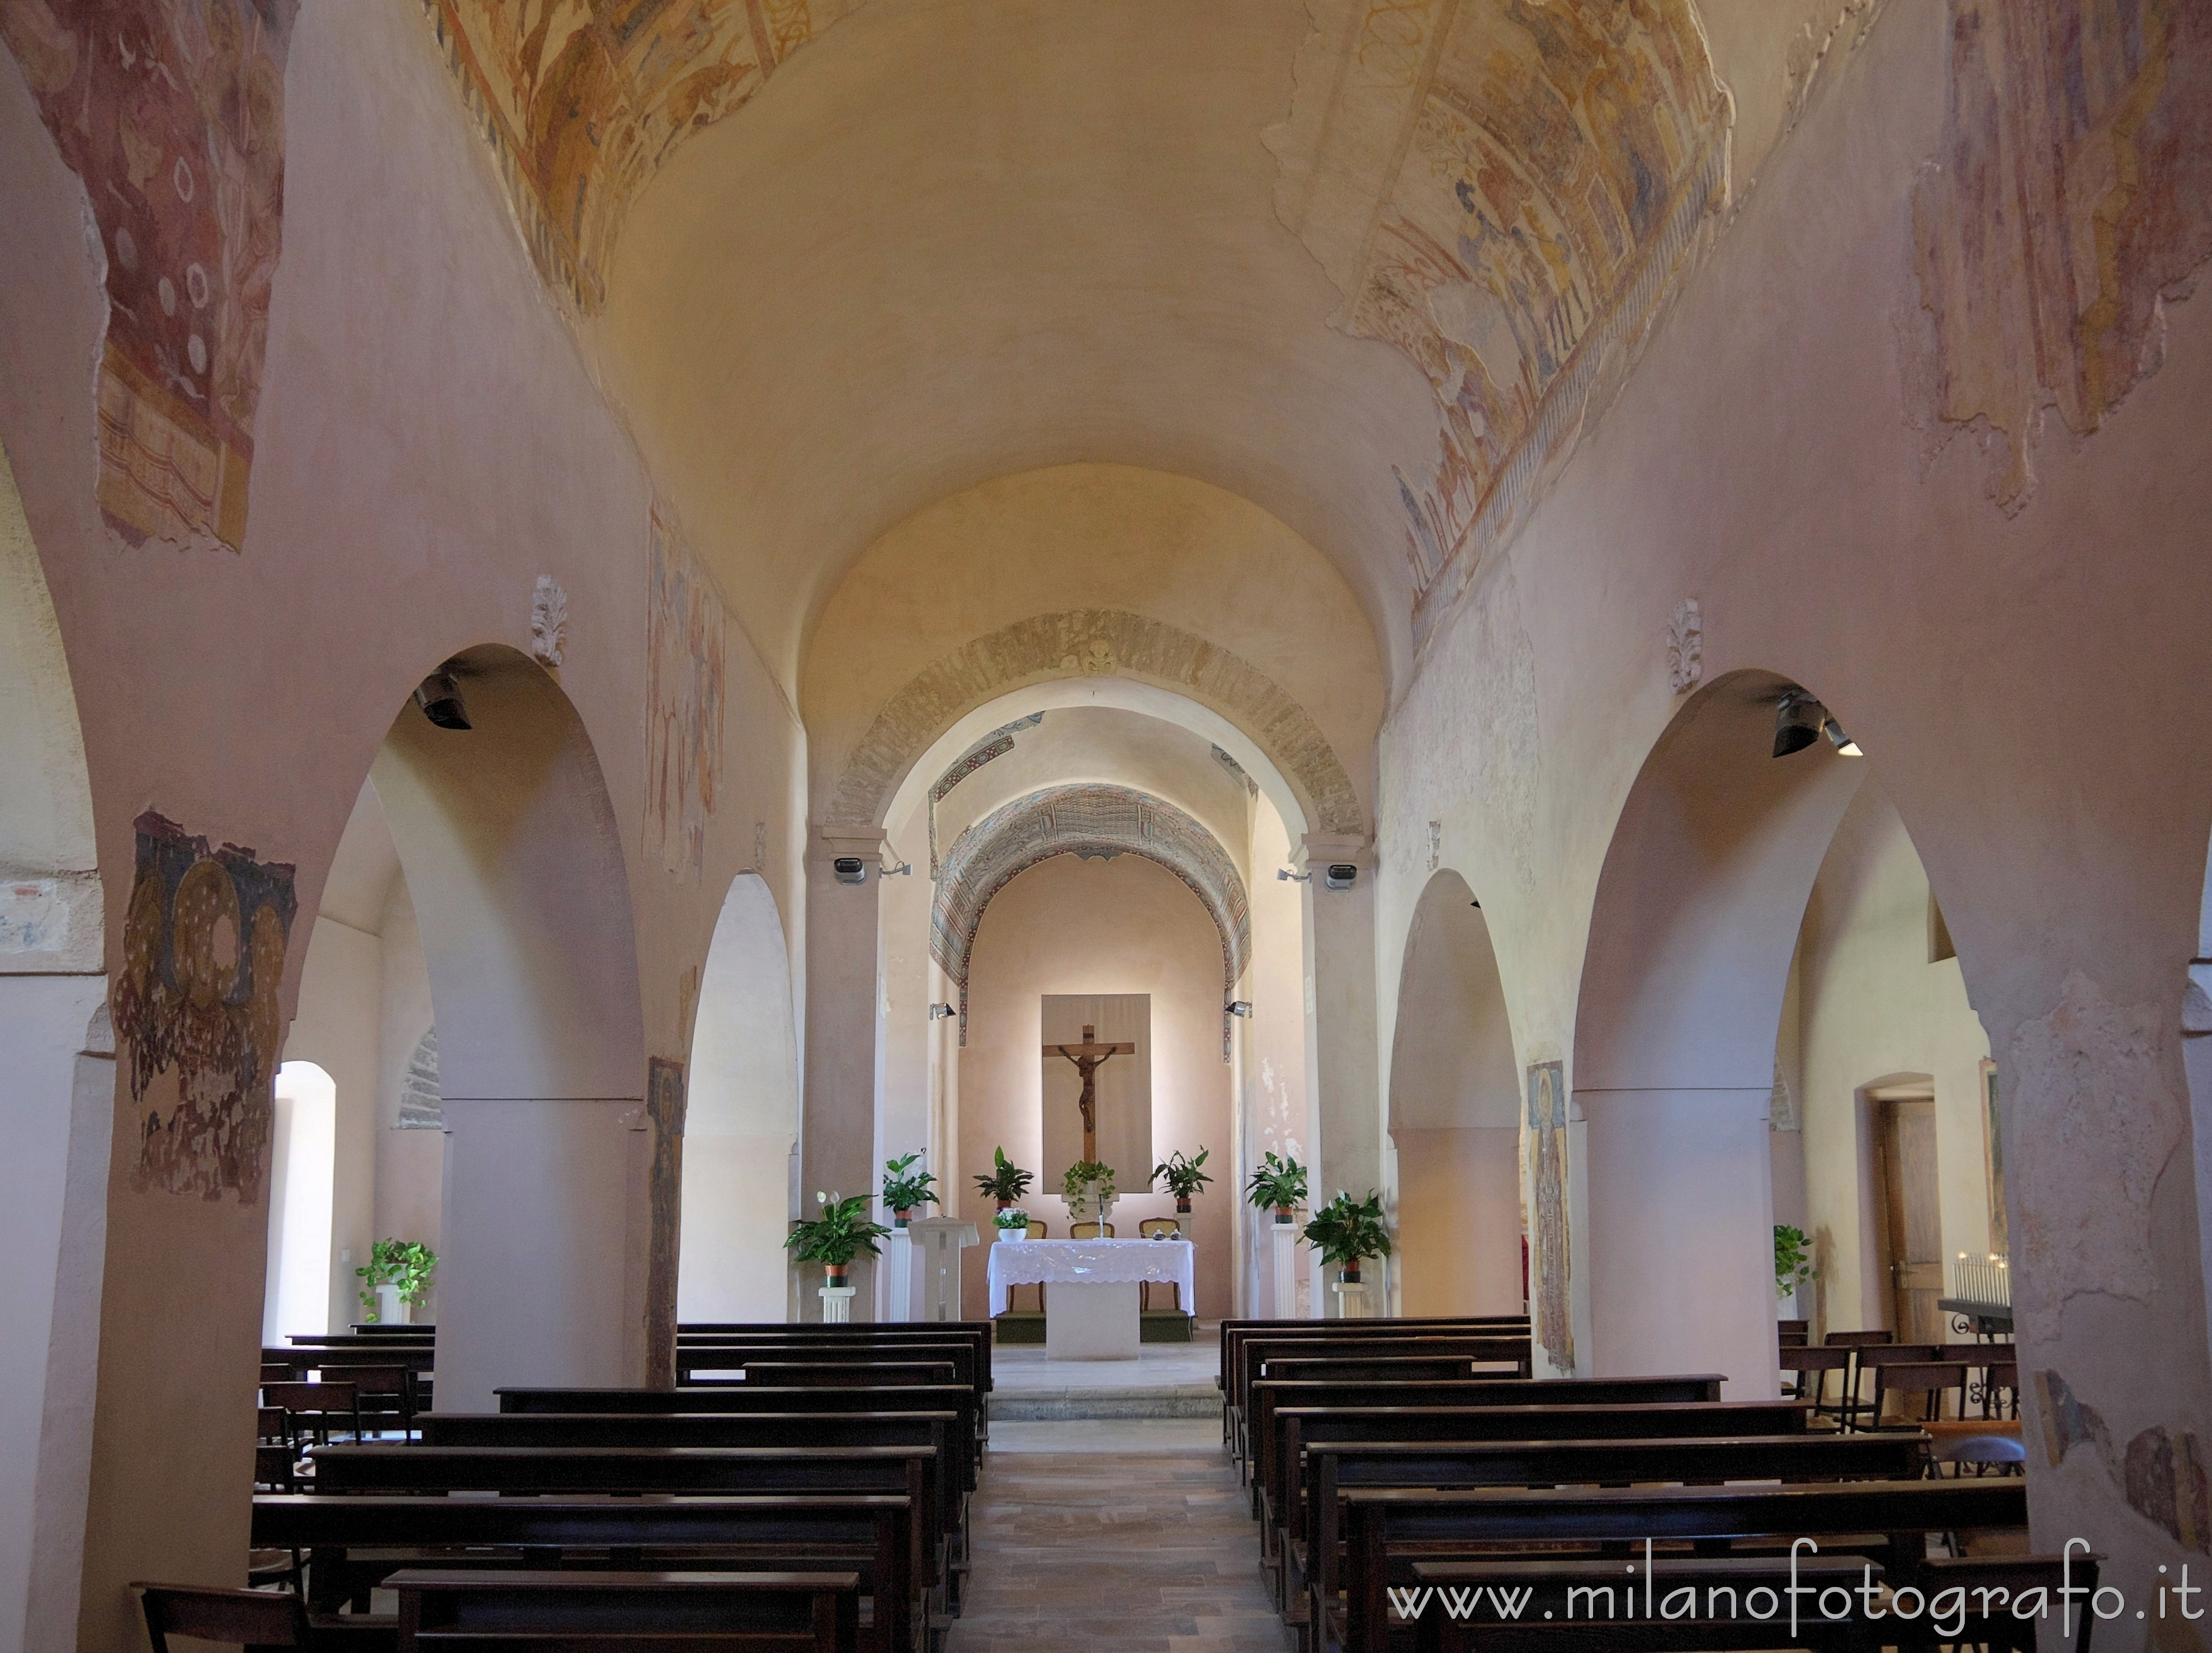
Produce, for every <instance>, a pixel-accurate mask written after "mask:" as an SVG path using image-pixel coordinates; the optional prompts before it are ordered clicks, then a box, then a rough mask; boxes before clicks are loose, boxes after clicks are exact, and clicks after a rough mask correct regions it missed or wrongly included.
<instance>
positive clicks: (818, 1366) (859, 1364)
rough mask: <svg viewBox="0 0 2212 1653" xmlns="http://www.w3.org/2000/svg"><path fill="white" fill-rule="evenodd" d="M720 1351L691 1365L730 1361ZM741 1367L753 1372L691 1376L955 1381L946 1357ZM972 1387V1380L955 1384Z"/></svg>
mask: <svg viewBox="0 0 2212 1653" xmlns="http://www.w3.org/2000/svg"><path fill="white" fill-rule="evenodd" d="M676 1358H677V1363H678V1368H679V1370H678V1381H679V1382H680V1381H682V1379H683V1376H684V1372H683V1370H682V1368H683V1364H684V1360H685V1358H686V1357H685V1352H684V1351H683V1350H681V1349H679V1350H678V1351H677V1352H676ZM729 1364H731V1363H729V1362H728V1361H726V1360H724V1359H723V1358H721V1357H720V1355H718V1354H715V1353H714V1352H711V1351H710V1352H708V1356H707V1358H706V1359H705V1360H703V1361H701V1362H698V1363H697V1364H696V1365H695V1366H694V1367H692V1368H691V1370H700V1369H701V1368H707V1369H714V1368H720V1367H726V1366H728V1365H729ZM744 1370H746V1371H748V1372H750V1373H755V1374H757V1376H751V1377H749V1378H745V1379H743V1380H736V1379H723V1378H693V1379H692V1380H691V1382H692V1383H693V1384H694V1385H696V1386H698V1387H707V1386H708V1385H712V1384H718V1383H729V1382H738V1381H742V1382H745V1383H757V1384H760V1385H763V1386H765V1387H767V1388H770V1389H864V1388H868V1387H872V1386H874V1387H892V1386H898V1387H905V1386H909V1385H915V1384H922V1383H943V1384H953V1383H957V1378H956V1377H955V1376H954V1375H953V1370H952V1363H951V1361H949V1360H912V1361H908V1360H872V1361H854V1362H852V1363H850V1364H841V1363H837V1362H829V1361H811V1360H804V1359H799V1360H748V1361H746V1362H744ZM958 1386H959V1387H961V1388H963V1389H974V1388H975V1385H974V1384H972V1383H963V1384H959V1385H958Z"/></svg>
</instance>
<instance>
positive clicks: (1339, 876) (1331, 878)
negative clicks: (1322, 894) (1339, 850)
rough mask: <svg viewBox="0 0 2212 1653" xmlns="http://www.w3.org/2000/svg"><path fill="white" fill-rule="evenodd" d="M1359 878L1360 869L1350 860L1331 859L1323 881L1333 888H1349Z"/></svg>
mask: <svg viewBox="0 0 2212 1653" xmlns="http://www.w3.org/2000/svg"><path fill="white" fill-rule="evenodd" d="M1358 880H1359V869H1358V867H1356V866H1353V865H1352V863H1351V862H1350V861H1331V862H1330V863H1329V864H1328V872H1324V873H1323V874H1322V880H1321V881H1322V884H1324V885H1326V886H1327V887H1328V888H1329V889H1331V890H1349V889H1351V888H1352V885H1353V884H1356V883H1358Z"/></svg>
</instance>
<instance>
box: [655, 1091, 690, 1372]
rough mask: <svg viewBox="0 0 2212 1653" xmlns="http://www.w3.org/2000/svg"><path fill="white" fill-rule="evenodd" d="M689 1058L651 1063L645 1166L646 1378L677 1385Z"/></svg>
mask: <svg viewBox="0 0 2212 1653" xmlns="http://www.w3.org/2000/svg"><path fill="white" fill-rule="evenodd" d="M685 1098H686V1089H685V1073H684V1064H683V1063H682V1062H680V1061H678V1060H674V1059H673V1058H671V1057H667V1056H654V1057H653V1058H651V1059H650V1060H648V1062H647V1067H646V1079H645V1114H646V1118H647V1120H648V1121H650V1122H651V1124H652V1126H653V1159H652V1163H651V1164H650V1165H649V1166H648V1167H647V1171H646V1195H647V1205H648V1211H649V1224H650V1238H649V1240H648V1242H647V1249H646V1269H645V1383H646V1387H647V1389H673V1388H675V1387H676V1271H677V1266H678V1261H680V1251H679V1247H680V1244H681V1242H682V1238H683V1230H684V1109H685Z"/></svg>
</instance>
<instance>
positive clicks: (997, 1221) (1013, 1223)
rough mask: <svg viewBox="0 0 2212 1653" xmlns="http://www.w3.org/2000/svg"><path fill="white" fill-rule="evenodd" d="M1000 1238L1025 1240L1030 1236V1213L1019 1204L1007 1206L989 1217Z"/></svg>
mask: <svg viewBox="0 0 2212 1653" xmlns="http://www.w3.org/2000/svg"><path fill="white" fill-rule="evenodd" d="M991 1221H992V1223H993V1224H994V1225H995V1226H996V1227H997V1229H998V1231H999V1237H1000V1239H1002V1240H1026V1239H1028V1238H1029V1237H1030V1214H1029V1212H1026V1211H1024V1210H1023V1209H1022V1208H1021V1207H1020V1206H1006V1208H1005V1209H1004V1210H1003V1211H1001V1212H999V1214H998V1215H997V1216H995V1217H994V1218H992V1219H991Z"/></svg>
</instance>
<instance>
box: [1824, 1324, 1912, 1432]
mask: <svg viewBox="0 0 2212 1653" xmlns="http://www.w3.org/2000/svg"><path fill="white" fill-rule="evenodd" d="M1896 1341H1897V1334H1896V1333H1895V1332H1893V1331H1889V1330H1887V1329H1885V1328H1881V1327H1879V1326H1877V1327H1875V1328H1873V1329H1872V1330H1869V1331H1860V1332H1830V1333H1829V1334H1827V1335H1826V1337H1824V1338H1822V1339H1821V1340H1820V1346H1821V1347H1822V1348H1824V1349H1849V1350H1850V1352H1851V1366H1850V1373H1849V1375H1848V1376H1845V1377H1844V1411H1843V1414H1842V1417H1843V1425H1844V1428H1845V1429H1856V1428H1857V1427H1858V1421H1859V1414H1860V1413H1862V1412H1863V1411H1865V1410H1866V1402H1865V1401H1863V1400H1862V1399H1860V1384H1859V1379H1860V1375H1861V1374H1860V1370H1859V1359H1858V1352H1859V1351H1860V1350H1862V1349H1868V1348H1875V1347H1879V1346H1881V1345H1883V1344H1886V1343H1894V1342H1896Z"/></svg>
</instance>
